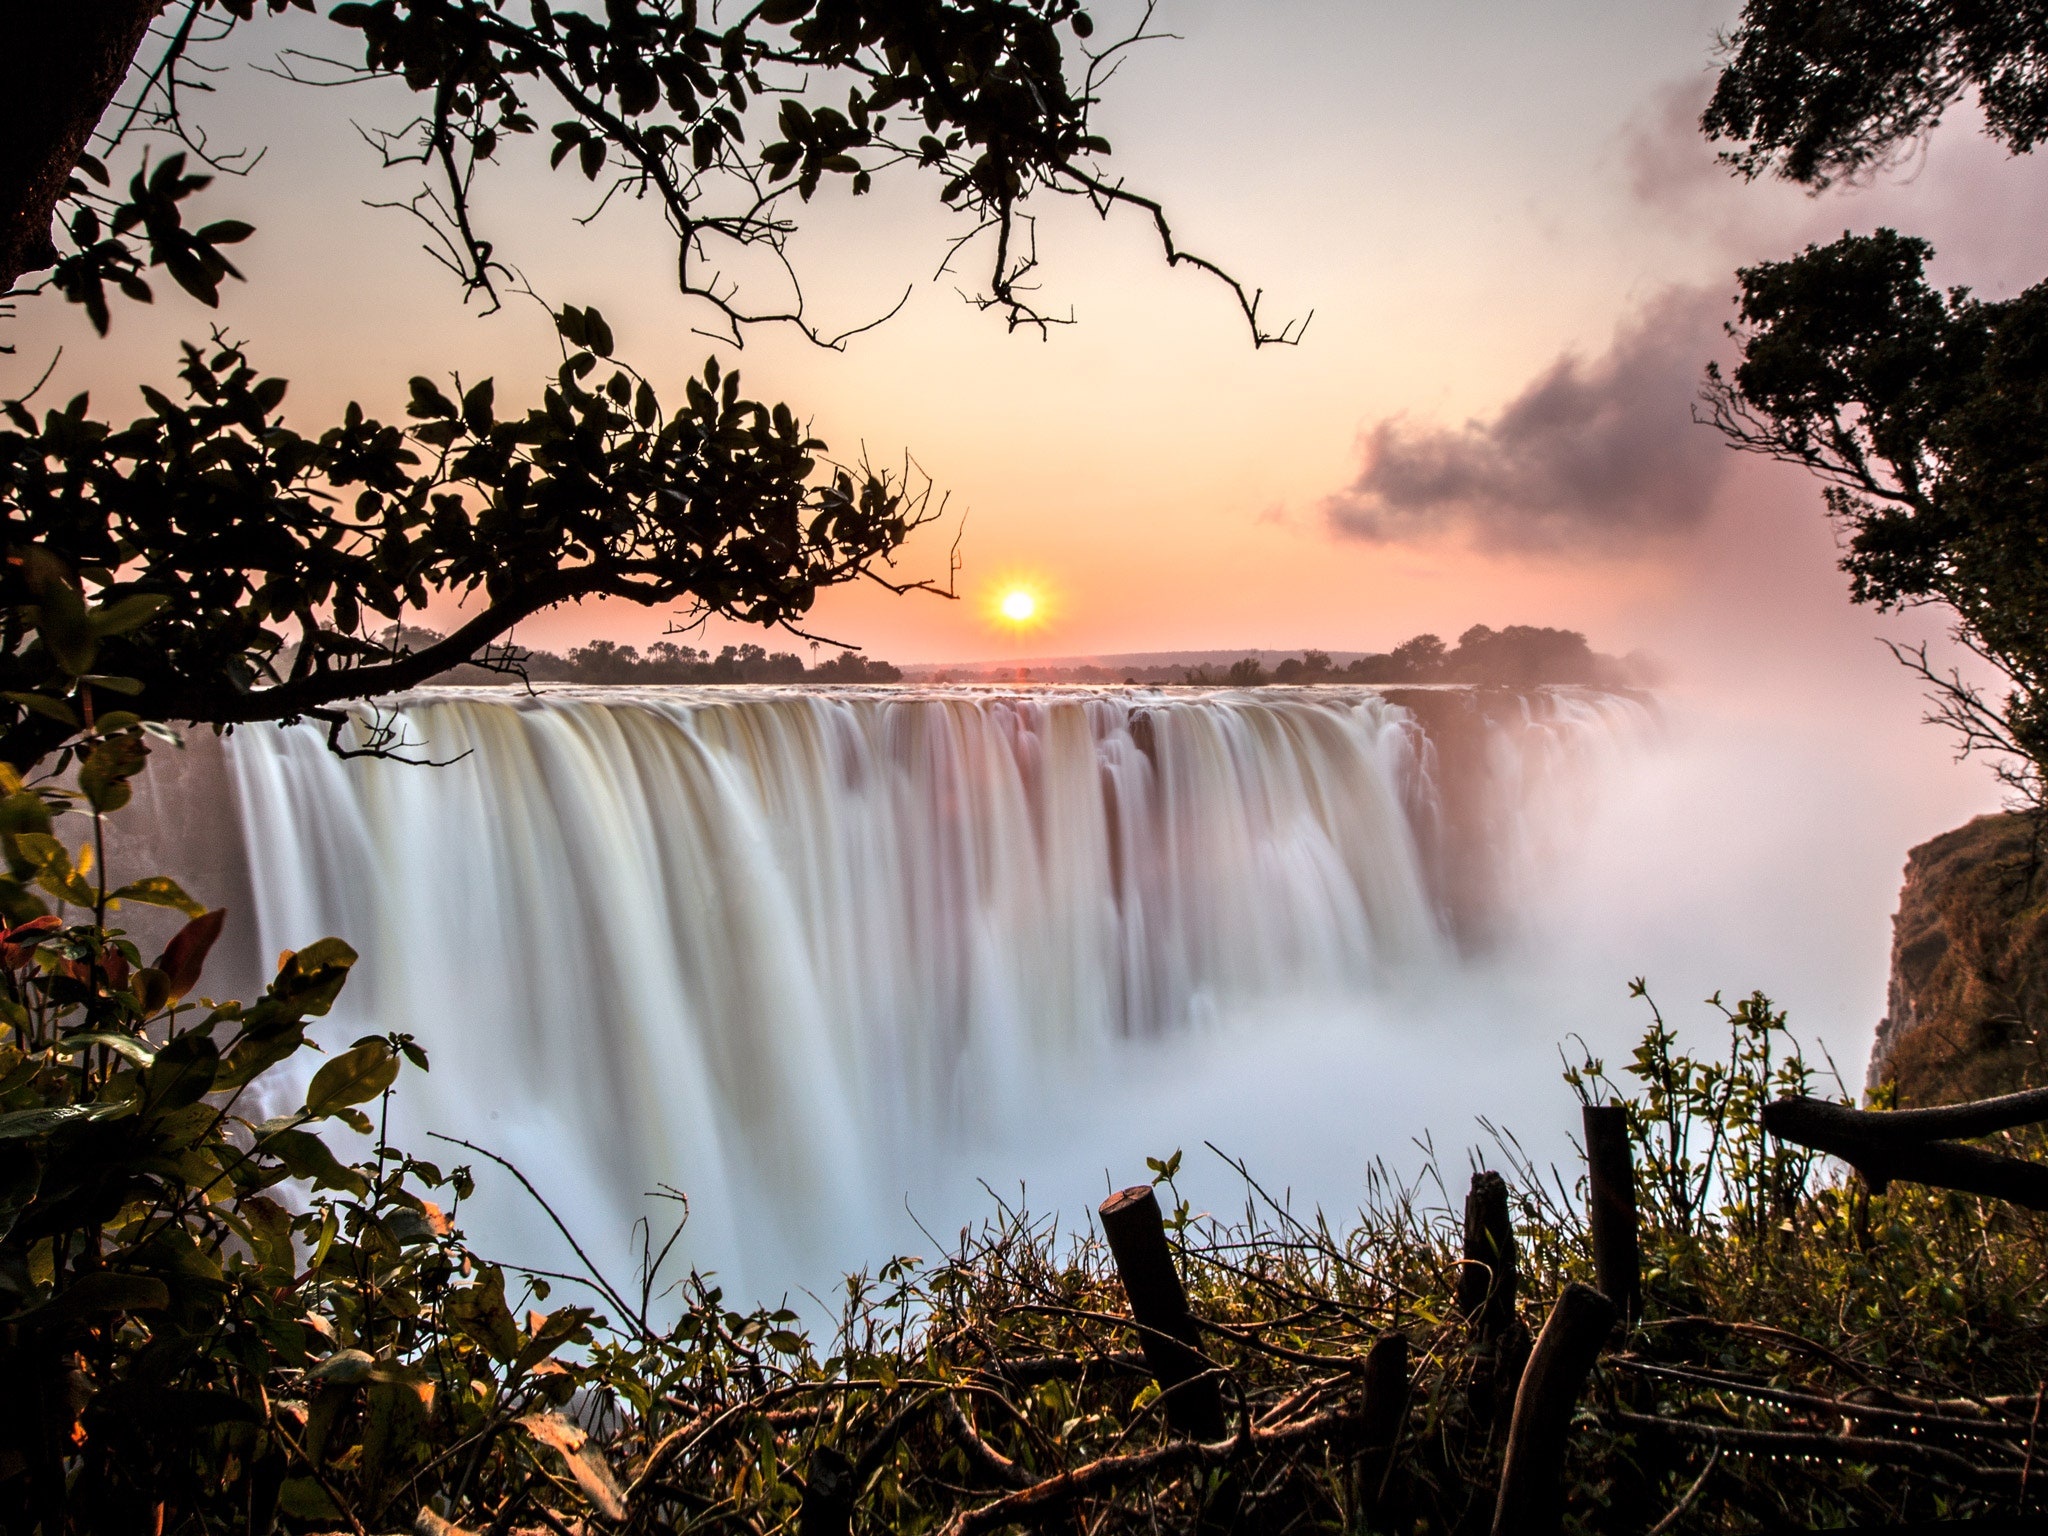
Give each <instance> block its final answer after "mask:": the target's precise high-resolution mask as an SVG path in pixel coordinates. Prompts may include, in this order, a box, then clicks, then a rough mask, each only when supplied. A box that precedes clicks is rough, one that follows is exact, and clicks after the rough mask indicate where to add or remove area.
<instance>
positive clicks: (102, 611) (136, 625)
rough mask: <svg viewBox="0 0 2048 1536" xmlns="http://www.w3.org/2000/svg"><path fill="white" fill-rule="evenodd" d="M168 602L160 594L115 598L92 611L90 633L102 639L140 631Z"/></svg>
mask: <svg viewBox="0 0 2048 1536" xmlns="http://www.w3.org/2000/svg"><path fill="white" fill-rule="evenodd" d="M169 601H170V599H169V598H168V597H166V596H164V594H163V593H161V592H136V593H133V594H131V595H130V596H127V597H123V598H117V599H116V600H115V601H113V602H111V603H108V604H107V605H106V606H105V607H102V608H96V609H94V610H93V612H92V614H91V616H90V622H91V624H92V632H93V633H94V634H95V635H99V636H101V637H102V638H104V637H105V636H107V635H125V634H127V633H128V632H129V631H130V630H131V629H140V628H141V627H142V626H143V625H145V624H147V623H148V622H149V621H150V620H151V619H152V618H154V617H155V616H156V612H157V610H158V609H159V608H161V607H163V605H164V604H165V603H168V602H169Z"/></svg>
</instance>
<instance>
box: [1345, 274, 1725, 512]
mask: <svg viewBox="0 0 2048 1536" xmlns="http://www.w3.org/2000/svg"><path fill="white" fill-rule="evenodd" d="M1728 314H1729V306H1728V300H1727V298H1726V297H1725V296H1724V295H1722V294H1720V293H1718V292H1708V291H1704V290H1699V289H1678V290H1673V291H1671V292H1668V293H1666V294H1665V295H1663V296H1662V297H1661V298H1659V299H1657V300H1656V301H1655V302H1653V303H1651V304H1649V305H1648V306H1646V307H1645V308H1644V309H1643V311H1642V312H1641V313H1640V314H1638V315H1637V316H1636V317H1635V318H1634V319H1632V320H1630V321H1629V322H1628V323H1627V324H1626V325H1624V326H1623V327H1622V329H1621V330H1620V332H1619V333H1618V334H1617V335H1616V336H1615V339H1614V344H1613V346H1612V347H1610V348H1609V349H1608V351H1607V352H1606V353H1605V354H1604V355H1602V356H1600V357H1597V358H1594V359H1591V360H1590V361H1588V360H1585V359H1582V358H1580V357H1578V356H1576V355H1573V354H1566V355H1565V356H1563V357H1561V358H1559V359H1558V360H1557V361H1556V362H1555V363H1553V364H1551V366H1550V367H1549V368H1547V369H1545V370H1544V372H1543V373H1542V374H1541V375H1540V376H1539V377H1538V378H1537V379H1536V380H1535V381H1534V382H1532V383H1531V384H1530V385H1529V386H1528V387H1527V388H1526V389H1524V390H1523V391H1522V392H1521V394H1519V395H1517V396H1516V397H1515V398H1514V399H1513V400H1512V401H1510V402H1509V403H1508V405H1507V407H1506V408H1505V409H1504V410H1502V412H1501V413H1500V415H1499V416H1497V417H1495V418H1494V419H1493V420H1492V421H1490V422H1479V421H1475V422H1470V423H1468V424H1467V425H1466V426H1464V427H1463V428H1461V429H1458V430H1455V431H1453V430H1446V429H1443V428H1428V427H1417V426H1414V425H1411V424H1410V423H1409V422H1407V421H1406V420H1405V419H1404V418H1401V417H1394V418H1392V419H1389V420H1386V421H1382V422H1380V423H1379V424H1378V425H1377V426H1375V427H1373V428H1371V429H1370V430H1368V431H1367V432H1366V433H1365V434H1364V435H1363V437H1362V439H1361V443H1360V447H1361V451H1362V454H1363V458H1364V464H1363V467H1362V468H1361V469H1360V472H1359V475H1358V478H1357V480H1355V481H1354V482H1353V483H1352V484H1351V485H1350V486H1349V487H1348V488H1347V489H1345V490H1344V491H1341V492H1339V493H1338V494H1337V495H1335V496H1332V497H1330V498H1329V499H1328V500H1327V501H1325V502H1324V512H1325V515H1326V516H1327V517H1328V519H1329V522H1330V526H1331V527H1332V528H1333V529H1334V530H1335V531H1336V532H1337V533H1339V534H1340V535H1343V536H1345V537H1349V538H1357V539H1368V540H1372V541H1375V542H1391V541H1402V542H1412V541H1415V540H1418V539H1425V538H1434V537H1442V536H1445V535H1449V534H1463V535H1465V536H1467V537H1469V538H1470V540H1471V541H1472V542H1473V543H1475V544H1477V545H1480V546H1482V547H1494V548H1519V549H1568V548H1589V547H1590V548H1597V549H1616V548H1626V547H1629V546H1634V545H1637V544H1641V543H1643V542H1646V541H1648V540H1652V539H1656V538H1659V537H1662V536H1666V535H1669V534H1673V533H1679V532H1683V531H1684V530H1686V529H1689V528H1691V527H1693V526H1694V525H1696V524H1698V523H1699V522H1700V521H1701V520H1702V519H1704V518H1705V517H1706V515H1707V511H1708V509H1709V507H1710V506H1711V504H1712V501H1713V496H1714V492H1715V490H1716V488H1717V487H1718V486H1719V485H1720V482H1721V478H1722V476H1723V475H1725V474H1726V473H1727V472H1728V469H1729V467H1730V461H1731V459H1732V457H1733V456H1732V455H1731V454H1730V453H1729V451H1728V450H1727V448H1725V447H1724V446H1723V445H1722V442H1721V439H1720V438H1719V437H1718V436H1717V435H1716V434H1715V433H1714V432H1713V430H1712V429H1711V428H1708V427H1704V426H1700V425H1698V424H1696V423H1695V422H1694V420H1693V417H1692V405H1693V401H1694V398H1695V396H1696V395H1697V393H1698V389H1699V382H1700V374H1701V370H1702V368H1703V367H1704V365H1705V363H1706V361H1707V359H1708V358H1709V357H1711V356H1713V355H1714V354H1715V353H1716V351H1717V350H1719V347H1718V346H1717V343H1723V342H1724V338H1723V336H1722V333H1721V322H1722V321H1723V320H1724V319H1725V318H1727V316H1728Z"/></svg>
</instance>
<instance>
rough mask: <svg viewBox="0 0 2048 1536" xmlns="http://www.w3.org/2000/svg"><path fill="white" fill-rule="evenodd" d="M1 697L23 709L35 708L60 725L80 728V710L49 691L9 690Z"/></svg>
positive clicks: (73, 728) (2, 693)
mask: <svg viewBox="0 0 2048 1536" xmlns="http://www.w3.org/2000/svg"><path fill="white" fill-rule="evenodd" d="M0 699H6V700H7V701H9V702H10V703H13V704H19V705H20V706H21V707H22V708H23V709H28V710H33V711H35V713H37V714H39V715H42V716H45V717H46V718H48V719H51V720H54V721H56V722H57V723H58V724H59V725H68V726H70V727H71V729H72V730H74V731H75V730H77V729H78V712H77V711H76V710H74V709H73V708H72V707H71V706H70V705H69V704H66V703H65V702H64V701H63V700H62V699H53V698H51V697H50V696H49V695H48V694H47V693H17V692H14V691H12V690H9V691H7V692H0Z"/></svg>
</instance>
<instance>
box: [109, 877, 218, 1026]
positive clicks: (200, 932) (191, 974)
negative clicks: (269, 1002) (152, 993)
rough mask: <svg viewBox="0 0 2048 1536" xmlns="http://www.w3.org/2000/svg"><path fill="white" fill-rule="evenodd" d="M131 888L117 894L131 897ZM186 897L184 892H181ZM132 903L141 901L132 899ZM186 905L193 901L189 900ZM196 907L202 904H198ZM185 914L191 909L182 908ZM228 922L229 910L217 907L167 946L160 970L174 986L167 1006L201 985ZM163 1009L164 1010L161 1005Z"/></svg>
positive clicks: (196, 916)
mask: <svg viewBox="0 0 2048 1536" xmlns="http://www.w3.org/2000/svg"><path fill="white" fill-rule="evenodd" d="M128 890H129V887H127V886H125V885H124V886H123V887H121V889H120V890H119V891H116V892H115V893H114V894H115V895H117V896H124V897H126V896H127V893H128ZM178 894H179V895H181V896H183V895H184V892H182V891H180V892H179V893H178ZM128 899H130V900H138V899H140V898H136V897H129V898H128ZM185 899H186V901H191V898H190V897H189V896H187V897H185ZM193 905H194V906H197V905H198V903H196V902H194V903H193ZM180 910H181V911H189V910H190V908H187V907H182V906H181V907H180ZM227 920H228V909H227V908H226V907H215V908H214V909H213V910H212V911H211V912H207V911H203V910H202V911H200V912H198V913H196V914H194V915H193V918H192V921H191V922H189V923H187V924H186V925H185V926H184V927H182V928H180V929H179V930H178V931H177V933H176V934H174V935H173V936H172V938H171V942H170V943H168V944H166V945H165V946H164V952H163V953H162V954H161V955H158V956H157V959H156V969H157V970H159V971H161V972H162V973H163V975H164V979H165V980H166V981H167V982H168V983H169V984H170V987H169V993H168V995H167V996H166V998H165V999H164V1001H165V1003H175V1002H177V1001H178V999H179V998H181V997H183V996H184V995H185V994H186V993H187V992H190V991H191V990H192V989H193V988H194V987H196V986H198V985H199V973H200V971H202V970H203V969H204V968H205V966H206V957H207V955H208V953H209V952H211V950H212V949H213V945H214V941H215V940H216V939H218V938H219V937H220V933H221V928H222V926H223V925H224V924H225V923H226V922H227ZM159 1006H162V1005H161V1004H160V1005H159Z"/></svg>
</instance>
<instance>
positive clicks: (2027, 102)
mask: <svg viewBox="0 0 2048 1536" xmlns="http://www.w3.org/2000/svg"><path fill="white" fill-rule="evenodd" d="M1725 53H1726V63H1725V68H1724V69H1723V71H1722V75H1721V78H1720V81H1719V84H1718V86H1717V88H1716V90H1715V94H1714V98H1713V101H1712V103H1711V104H1710V105H1709V106H1708V108H1707V111H1706V114H1705V116H1704V118H1703V119H1702V126H1703V127H1704V129H1705V130H1706V132H1707V133H1708V134H1709V136H1711V137H1716V138H1726V139H1731V140H1734V141H1735V142H1736V144H1737V146H1738V147H1737V148H1736V149H1734V150H1732V151H1731V152H1730V153H1729V154H1728V156H1727V157H1726V158H1728V159H1729V160H1731V161H1732V163H1733V164H1735V165H1736V166H1737V167H1738V168H1740V169H1741V170H1742V171H1743V172H1744V173H1745V174H1748V175H1751V176H1754V175H1757V174H1760V173H1762V172H1764V171H1766V170H1769V171H1774V172H1776V173H1778V174H1780V175H1782V176H1785V177H1787V178H1789V179H1791V180H1794V181H1799V182H1803V183H1805V184H1807V185H1810V186H1821V185H1825V184H1826V183H1827V182H1828V181H1829V180H1830V179H1832V178H1834V177H1836V176H1840V175H1845V174H1853V173H1855V172H1857V171H1860V170H1863V169H1866V168H1868V167H1871V166H1874V165H1880V164H1883V163H1884V162H1886V161H1887V160H1888V159H1890V158H1892V157H1894V156H1895V155H1897V154H1898V153H1899V152H1900V151H1901V150H1903V149H1905V148H1907V147H1909V146H1911V145H1912V144H1913V143H1915V142H1916V141H1917V140H1919V139H1920V138H1921V137H1922V136H1924V135H1925V134H1926V133H1928V132H1930V131H1931V130H1932V129H1933V127H1934V126H1935V124H1936V123H1938V122H1939V121H1940V118H1941V115H1942V113H1943V112H1944V111H1945V110H1946V109H1947V107H1948V106H1950V105H1951V104H1952V103H1954V102H1955V101H1956V100H1958V99H1959V98H1961V97H1962V96H1963V95H1964V94H1965V93H1967V92H1970V91H1974V92H1975V93H1976V96H1977V99H1978V102H1979V104H1980V105H1981V107H1982V109H1983V112H1984V124H1985V131H1986V132H1987V133H1989V134H1990V135H1991V136H1992V137H1993V138H1994V139H1997V140H1998V141H1999V142H2001V143H2003V144H2005V145H2006V146H2007V147H2008V148H2010V149H2011V150H2013V151H2014V152H2015V153H2021V152H2025V151H2028V150H2031V149H2033V148H2034V147H2035V146H2036V145H2037V144H2039V143H2040V142H2041V140H2042V137H2043V135H2044V134H2048V6H2044V5H2043V4H2042V3H2041V0H2015V3H2013V4H2008V5H2005V6H1984V5H1978V4H1974V3H1963V0H1749V3H1748V4H1747V5H1746V6H1745V8H1744V11H1743V15H1742V21H1741V24H1740V26H1739V27H1738V28H1737V29H1736V31H1735V32H1734V33H1733V34H1732V36H1731V37H1730V38H1729V39H1728V42H1727V45H1726V50H1725ZM1932 254H1933V251H1932V248H1931V247H1930V246H1928V245H1927V243H1926V242H1925V241H1921V240H1917V239H1913V238H1910V237H1907V236H1903V235H1900V234H1898V233H1896V232H1894V231H1892V230H1888V229H1881V230H1879V231H1877V232H1876V233H1875V234H1872V235H1868V236H1856V235H1852V234H1845V235H1844V236H1843V237H1842V238H1841V239H1840V240H1838V241H1835V242H1834V243H1832V244H1830V245H1826V246H1810V247H1808V248H1807V250H1806V251H1805V252H1804V253H1803V254H1801V255H1799V256H1797V257H1794V258H1793V259H1791V260H1788V261H1780V262H1767V263H1763V264H1761V265H1758V266H1755V267H1749V268H1745V269H1743V271H1742V272H1740V273H1739V274H1738V276H1739V278H1740V282H1741V289H1742V292H1741V297H1740V300H1739V303H1740V318H1741V325H1740V328H1739V331H1738V340H1739V342H1740V344H1741V348H1742V361H1741V363H1740V364H1739V365H1738V366H1737V367H1736V368H1735V370H1734V371H1733V373H1732V374H1730V375H1728V376H1727V377H1725V378H1724V377H1723V376H1722V375H1721V374H1720V372H1719V371H1718V370H1715V369H1710V370H1709V374H1708V380H1707V387H1706V399H1707V404H1708V410H1709V414H1710V417H1711V419H1712V420H1713V422H1714V424H1715V425H1716V426H1718V427H1719V428H1720V429H1721V430H1722V431H1723V432H1724V433H1726V434H1727V436H1728V437H1729V439H1730V440H1731V441H1732V442H1733V443H1734V444H1735V445H1736V446H1737V447H1739V448H1742V449H1745V450H1748V451H1750V452H1754V453H1760V454H1764V455H1766V456H1768V457H1771V458H1777V459H1784V460H1787V461H1789V462H1792V463H1796V464H1801V465H1804V466H1805V467H1806V468H1808V469H1810V470H1812V471H1813V472H1814V473H1815V474H1816V475H1818V476H1819V477H1820V478H1821V479H1822V481H1823V482H1824V483H1825V486H1826V490H1825V495H1826V500H1827V505H1828V509H1829V511H1830V513H1831V514H1832V515H1833V517H1834V518H1835V520H1836V522H1837V523H1838V525H1839V526H1840V527H1841V528H1842V530H1843V533H1844V535H1845V548H1844V554H1843V558H1842V566H1843V569H1844V570H1846V571H1847V572H1848V573H1849V577H1850V582H1851V596H1852V597H1853V598H1854V600H1855V601H1857V602H1868V603H1874V604H1876V605H1878V606H1879V607H1880V608H1885V609H1894V608H1902V607H1910V606H1915V605H1919V604H1924V603H1942V604H1946V605H1947V606H1948V607H1949V608H1950V609H1951V610H1952V611H1953V612H1954V614H1955V615H1956V621H1957V622H1956V627H1955V630H1954V634H1955V637H1956V639H1957V640H1958V641H1960V642H1961V643H1962V644H1963V645H1964V646H1965V647H1967V648H1968V649H1969V650H1971V651H1973V652H1974V653H1975V654H1976V655H1978V656H1979V657H1981V658H1982V659H1983V660H1985V661H1987V662H1989V663H1990V664H1991V665H1992V666H1993V667H1994V668H1996V669H1997V670H1998V672H1999V673H2000V674H2002V676H2003V677H2004V678H2005V680H2006V683H2007V685H2008V686H2006V687H2005V688H2004V689H2003V695H2002V697H1988V696H1986V694H1985V693H1984V692H1983V691H1982V690H1980V689H1979V688H1977V687H1975V686H1974V685H1972V684H1970V683H1968V682H1966V681H1965V680H1964V678H1963V677H1962V676H1961V674H1960V673H1959V672H1957V671H1956V670H1954V669H1950V670H1948V671H1946V672H1944V671H1942V670H1940V669H1938V668H1937V667H1935V666H1934V665H1933V664H1932V663H1931V662H1930V661H1929V659H1928V654H1927V648H1926V647H1925V646H1924V645H1922V646H1916V647H1910V648H1908V647H1901V646H1896V645H1895V646H1893V651H1894V654H1896V655H1897V656H1899V658H1900V659H1901V660H1902V661H1904V662H1905V663H1906V664H1907V665H1908V666H1910V667H1911V668H1913V670H1914V671H1916V672H1917V673H1918V674H1919V675H1920V676H1921V677H1922V678H1924V679H1925V680H1926V681H1927V682H1928V683H1930V684H1931V685H1932V687H1933V690H1934V691H1933V694H1932V698H1933V701H1934V706H1935V708H1934V714H1933V716H1932V718H1933V719H1935V720H1937V721H1940V722H1942V723H1944V724H1947V725H1949V726H1951V727H1953V728H1954V729H1955V730H1957V731H1958V732H1959V733H1960V740H1961V743H1962V746H1963V750H1964V751H1965V752H1971V751H1979V750H1987V751H1990V752H1992V753H1994V754H1995V755H1996V756H1997V757H1998V758H1999V760H2000V764H2001V766H2000V773H2001V776H2002V777H2003V778H2004V779H2005V780H2006V782H2007V783H2008V784H2009V785H2011V786H2012V787H2013V788H2014V789H2015V790H2016V791H2018V792H2019V794H2020V795H2021V797H2022V798H2023V800H2025V801H2027V802H2029V803H2031V804H2032V805H2034V806H2035V807H2036V808H2044V787H2043V770H2044V764H2048V536H2044V531H2043V530H2044V515H2048V501H2044V493H2043V491H2042V489H2041V487H2042V485H2043V483H2044V477H2048V285H2040V286H2036V287H2035V288H2032V289H2029V290H2028V291H2027V292H2025V293H2023V294H2021V295H2020V296H2019V297H2018V298H2015V299H2010V300H2006V301H2003V302H1999V303H1986V302H1982V301H1979V300H1975V299H1972V298H1970V296H1969V295H1968V293H1967V291H1965V290H1963V289H1955V290H1952V291H1951V292H1949V293H1946V294H1944V293H1941V292H1939V291H1938V290H1936V289H1935V288H1933V287H1932V286H1930V285H1929V284H1928V283H1927V281H1926V278H1925V266H1926V262H1927V260H1928V258H1929V257H1930V256H1932Z"/></svg>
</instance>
